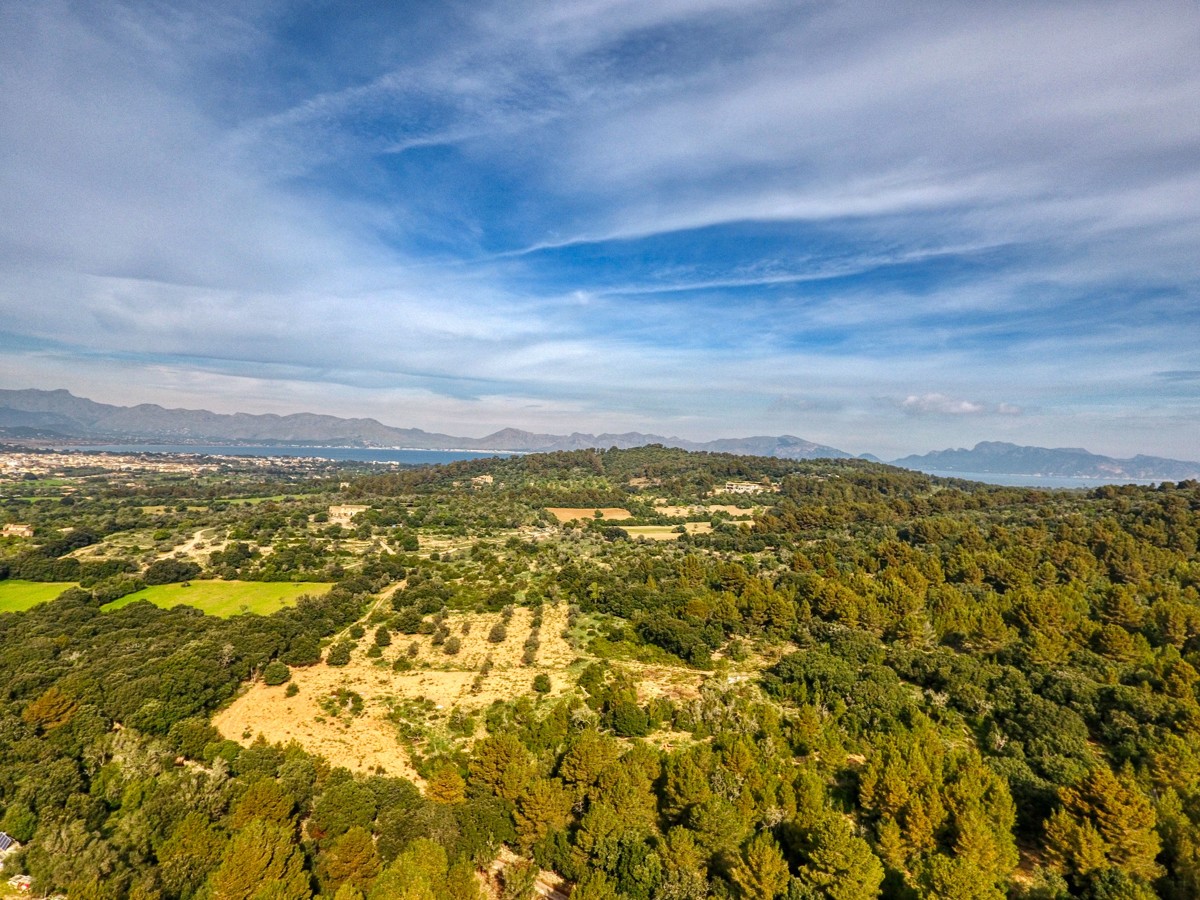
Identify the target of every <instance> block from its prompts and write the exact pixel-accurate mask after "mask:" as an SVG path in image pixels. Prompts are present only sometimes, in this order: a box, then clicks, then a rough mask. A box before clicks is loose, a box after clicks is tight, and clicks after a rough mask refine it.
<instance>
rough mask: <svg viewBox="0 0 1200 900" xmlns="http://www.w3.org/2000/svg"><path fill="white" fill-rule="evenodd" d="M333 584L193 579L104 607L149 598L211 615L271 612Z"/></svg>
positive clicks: (323, 590)
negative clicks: (188, 607)
mask: <svg viewBox="0 0 1200 900" xmlns="http://www.w3.org/2000/svg"><path fill="white" fill-rule="evenodd" d="M329 588H330V585H329V584H326V583H324V582H316V581H301V582H280V581H192V582H189V583H188V584H187V585H186V586H185V585H183V584H158V585H154V586H153V587H148V588H145V589H143V590H140V591H138V592H136V593H134V594H128V595H126V596H124V597H122V598H121V599H120V600H114V601H113V602H112V603H109V604H107V605H105V606H104V607H103V609H106V610H111V609H120V608H121V607H122V606H128V605H129V604H130V603H136V602H137V601H138V600H149V601H150V602H151V603H153V604H154V605H155V606H161V607H162V608H163V609H170V608H171V607H172V606H179V605H183V606H194V607H196V608H197V609H199V610H200V611H202V612H205V613H207V614H208V615H210V616H236V615H238V614H239V613H247V612H252V613H258V614H259V615H262V616H267V615H270V614H271V613H273V612H275V611H276V610H280V609H283V607H285V606H290V605H291V604H292V603H294V602H295V601H296V598H297V597H299V596H300V595H301V594H323V593H325V592H326V591H327V590H329Z"/></svg>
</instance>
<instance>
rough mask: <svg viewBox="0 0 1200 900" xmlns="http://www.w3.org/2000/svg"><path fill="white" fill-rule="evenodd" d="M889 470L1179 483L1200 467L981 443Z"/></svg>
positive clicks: (1077, 449)
mask: <svg viewBox="0 0 1200 900" xmlns="http://www.w3.org/2000/svg"><path fill="white" fill-rule="evenodd" d="M892 465H894V466H901V467H903V468H905V469H916V470H918V471H922V472H954V473H958V472H961V473H963V474H964V475H1042V476H1055V477H1068V478H1104V479H1105V480H1108V481H1111V480H1112V479H1113V478H1129V479H1130V480H1152V481H1157V480H1161V481H1182V480H1184V479H1189V478H1200V463H1196V462H1188V461H1186V460H1178V459H1165V458H1163V457H1157V456H1145V455H1141V454H1139V455H1138V456H1135V457H1133V458H1132V459H1115V458H1113V457H1110V456H1101V455H1099V454H1096V453H1091V452H1090V451H1088V450H1084V449H1083V448H1081V447H1056V448H1053V449H1051V448H1047V447H1025V446H1021V445H1019V444H1011V443H1008V442H1006V441H980V442H979V443H977V444H976V445H975V447H974V448H973V449H971V450H963V449H957V450H935V451H933V452H932V453H925V454H922V455H919V456H918V455H912V456H906V457H904V458H903V459H897V460H893V461H892Z"/></svg>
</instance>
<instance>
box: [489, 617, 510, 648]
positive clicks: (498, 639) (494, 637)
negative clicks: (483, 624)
mask: <svg viewBox="0 0 1200 900" xmlns="http://www.w3.org/2000/svg"><path fill="white" fill-rule="evenodd" d="M507 637H508V629H507V628H505V627H504V623H503V622H497V623H496V624H495V625H493V626H492V630H491V631H489V632H488V640H489V641H491V642H492V643H493V644H503V643H504V639H505V638H507Z"/></svg>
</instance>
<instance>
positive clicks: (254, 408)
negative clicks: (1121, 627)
mask: <svg viewBox="0 0 1200 900" xmlns="http://www.w3.org/2000/svg"><path fill="white" fill-rule="evenodd" d="M1197 47H1200V7H1198V6H1197V5H1196V4H1195V3H1194V2H1177V3H1165V2H1164V3H1157V2H1149V3H1139V4H1134V3H1128V2H1124V3H1107V2H1050V3H1047V2H1037V3H1022V2H1011V3H1003V4H999V3H961V2H959V3H945V4H938V3H922V4H909V3H887V4H884V3H870V4H867V3H863V4H836V3H821V2H814V3H802V2H787V3H770V2H753V0H738V2H722V0H693V2H684V0H579V2H528V3H523V2H508V3H490V2H487V0H474V2H463V3H454V2H448V3H421V4H401V3H369V2H355V3H324V2H316V0H310V2H295V0H293V2H278V3H273V2H254V0H249V2H247V0H243V2H238V3H203V2H194V0H190V2H170V0H159V2H140V3H120V2H107V3H104V4H93V3H86V2H78V3H70V2H39V0H30V2H8V3H4V2H0V147H3V148H4V150H3V152H0V209H3V215H2V216H0V369H2V372H3V379H2V380H3V386H5V387H12V388H23V387H41V388H53V387H66V388H69V389H70V390H72V391H73V392H75V393H77V394H80V395H83V396H89V397H92V398H93V399H97V400H102V401H107V402H112V403H136V402H143V401H147V402H158V403H162V404H164V405H170V406H185V407H203V408H208V409H214V410H218V411H222V412H231V411H236V410H242V411H247V412H280V413H286V412H295V411H301V410H308V411H315V412H328V413H332V414H336V415H347V416H349V415H356V416H357V415H367V416H373V417H375V418H378V419H380V420H381V421H384V422H386V423H388V424H394V425H402V426H418V427H423V428H426V429H430V430H440V431H449V432H451V433H455V434H465V435H471V436H479V435H482V434H485V433H487V432H489V431H492V430H494V429H496V428H499V427H503V426H515V427H522V428H528V429H531V430H538V431H555V432H563V431H572V430H582V431H597V432H598V431H626V430H640V431H654V432H658V433H661V434H668V435H679V436H682V437H688V438H694V439H707V438H714V437H729V436H738V435H748V434H782V433H790V434H796V435H799V436H801V437H804V438H807V439H810V440H815V441H819V442H822V443H827V444H831V445H833V446H837V447H840V448H843V449H846V450H850V451H852V452H874V453H876V454H879V455H880V456H884V457H886V458H891V457H894V456H899V455H903V454H905V453H909V452H924V451H926V450H930V449H935V448H942V447H948V446H963V445H971V444H973V443H975V442H976V441H979V440H1012V441H1015V442H1019V443H1029V444H1039V445H1043V446H1085V447H1088V448H1089V449H1092V450H1094V451H1097V452H1103V453H1110V454H1114V455H1128V454H1133V453H1138V452H1143V453H1151V454H1158V455H1168V456H1177V457H1183V458H1193V459H1194V458H1197V457H1200V52H1197V49H1196V48H1197Z"/></svg>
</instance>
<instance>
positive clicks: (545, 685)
mask: <svg viewBox="0 0 1200 900" xmlns="http://www.w3.org/2000/svg"><path fill="white" fill-rule="evenodd" d="M533 689H534V690H535V691H537V692H538V693H539V694H548V693H550V676H549V675H547V674H546V673H545V672H543V673H542V674H540V675H538V676H536V677H535V678H534V679H533Z"/></svg>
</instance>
